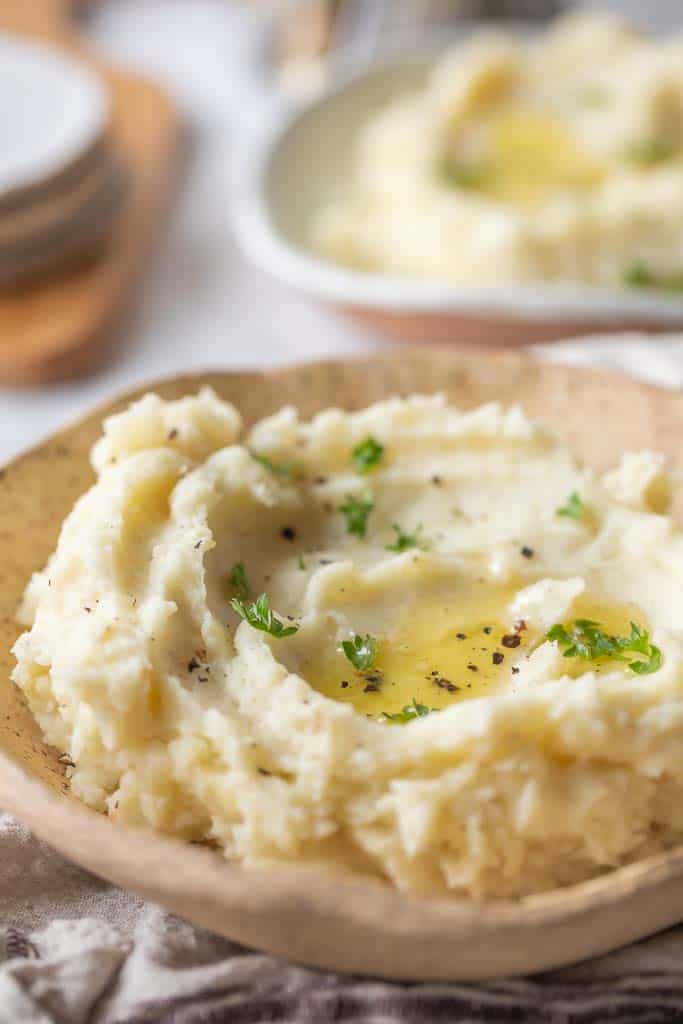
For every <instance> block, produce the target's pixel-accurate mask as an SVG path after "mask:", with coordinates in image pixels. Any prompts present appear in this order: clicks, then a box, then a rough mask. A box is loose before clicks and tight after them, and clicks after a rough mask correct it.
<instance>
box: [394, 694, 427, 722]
mask: <svg viewBox="0 0 683 1024" xmlns="http://www.w3.org/2000/svg"><path fill="white" fill-rule="evenodd" d="M436 710H437V708H428V707H427V705H426V704H420V703H418V701H416V700H415V698H414V697H413V699H412V701H411V702H410V704H405V705H404V707H403V709H402V710H401V711H397V712H396V713H395V714H393V715H390V714H389V713H388V712H387V711H384V712H382V718H385V719H386V720H387V722H394V724H396V725H405V724H406V722H412V721H413V719H415V718H424V717H425V716H426V715H429V714H431V713H432V711H436Z"/></svg>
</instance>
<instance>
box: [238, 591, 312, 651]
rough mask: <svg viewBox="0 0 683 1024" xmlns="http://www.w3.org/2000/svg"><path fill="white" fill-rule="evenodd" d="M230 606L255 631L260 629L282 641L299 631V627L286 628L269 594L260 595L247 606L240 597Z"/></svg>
mask: <svg viewBox="0 0 683 1024" xmlns="http://www.w3.org/2000/svg"><path fill="white" fill-rule="evenodd" d="M230 605H231V607H232V609H233V611H236V612H237V614H238V615H239V616H240V617H241V618H242V619H244V620H245V622H248V623H249V625H250V626H252V627H253V628H254V629H260V630H262V632H264V633H270V635H271V636H274V637H277V639H278V640H281V639H282V638H283V637H286V636H292V635H293V634H294V633H296V632H297V630H298V629H299V627H298V626H285V624H284V623H283V622H281V621H280V619H278V617H277V615H275V613H274V612H273V610H272V608H271V607H270V601H269V600H268V595H267V594H260V595H259V596H258V597H257V598H256V600H255V601H254V602H253V603H252V604H245V603H244V601H241V600H240V599H239V598H238V597H233V599H232V601H231V602H230Z"/></svg>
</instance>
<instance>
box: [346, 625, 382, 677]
mask: <svg viewBox="0 0 683 1024" xmlns="http://www.w3.org/2000/svg"><path fill="white" fill-rule="evenodd" d="M342 650H343V651H344V654H345V655H346V657H347V658H348V659H349V661H350V662H351V664H352V665H353V667H354V668H356V669H358V671H359V672H367V670H368V669H369V668H372V665H373V663H374V661H375V658H376V657H377V641H376V640H375V638H374V636H370V634H369V633H366V634H365V636H361V634H360V633H354V635H353V637H352V638H351V640H343V641H342Z"/></svg>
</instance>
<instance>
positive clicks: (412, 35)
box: [274, 0, 567, 98]
mask: <svg viewBox="0 0 683 1024" xmlns="http://www.w3.org/2000/svg"><path fill="white" fill-rule="evenodd" d="M566 3H567V0H299V2H291V0H289V2H287V3H285V4H284V5H283V6H282V8H281V9H280V12H279V15H278V18H277V30H276V45H275V47H274V57H275V64H276V75H277V79H278V81H279V83H280V85H281V87H282V88H283V89H284V90H285V91H286V92H288V93H290V94H293V95H295V96H297V98H303V97H306V96H310V95H311V94H312V93H315V92H316V91H317V90H318V89H320V88H322V87H323V86H324V85H325V84H327V83H328V82H329V80H330V78H332V77H333V76H334V74H335V72H336V71H337V70H338V69H339V68H340V66H343V67H345V68H349V67H351V68H356V69H359V68H363V67H366V66H367V65H369V64H370V63H371V62H372V61H373V60H374V59H375V58H376V57H377V55H378V53H380V52H381V51H384V52H391V51H392V50H400V49H403V48H405V47H406V46H407V45H410V43H412V42H413V41H415V42H419V40H420V39H421V38H422V37H424V36H428V35H430V34H432V35H433V34H435V33H437V32H438V31H439V30H444V29H448V28H452V27H453V26H454V25H457V23H458V22H459V21H463V20H467V21H472V20H476V19H486V20H495V21H503V20H506V19H518V20H524V21H533V20H544V19H547V18H551V17H553V16H554V15H556V14H558V13H559V12H560V11H561V10H562V8H563V7H565V6H566Z"/></svg>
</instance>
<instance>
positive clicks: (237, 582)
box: [228, 562, 249, 601]
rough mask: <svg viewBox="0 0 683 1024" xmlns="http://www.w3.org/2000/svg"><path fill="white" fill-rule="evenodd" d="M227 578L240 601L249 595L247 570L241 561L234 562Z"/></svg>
mask: <svg viewBox="0 0 683 1024" xmlns="http://www.w3.org/2000/svg"><path fill="white" fill-rule="evenodd" d="M228 580H229V582H230V586H231V587H232V589H233V590H234V591H235V593H236V594H237V596H238V597H239V598H241V600H242V601H245V600H246V599H247V598H248V597H249V580H248V579H247V571H246V569H245V568H244V565H243V564H242V562H235V564H234V565H233V567H232V569H231V570H230V575H229V577H228Z"/></svg>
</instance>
